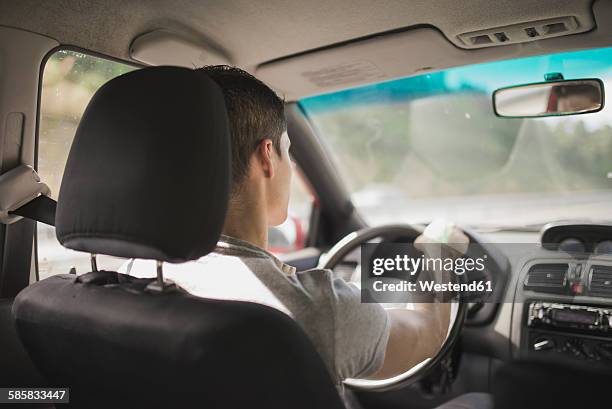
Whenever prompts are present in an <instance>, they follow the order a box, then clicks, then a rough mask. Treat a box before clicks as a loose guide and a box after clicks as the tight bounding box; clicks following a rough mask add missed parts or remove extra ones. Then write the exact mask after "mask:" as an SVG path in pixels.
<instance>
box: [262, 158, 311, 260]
mask: <svg viewBox="0 0 612 409" xmlns="http://www.w3.org/2000/svg"><path fill="white" fill-rule="evenodd" d="M313 204H314V195H313V193H312V190H311V189H310V186H309V185H308V183H307V182H306V180H305V179H304V177H303V176H302V174H301V173H300V172H299V170H298V169H296V171H295V172H294V173H293V180H292V183H291V194H290V197H289V213H288V216H287V220H286V221H285V222H284V223H283V224H281V225H279V226H276V227H271V228H270V229H268V250H269V251H270V252H271V253H274V254H282V253H288V252H291V251H296V250H300V249H303V248H304V247H305V245H306V237H308V231H309V227H310V226H309V224H310V216H311V213H312V210H313Z"/></svg>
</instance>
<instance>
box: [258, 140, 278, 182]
mask: <svg viewBox="0 0 612 409" xmlns="http://www.w3.org/2000/svg"><path fill="white" fill-rule="evenodd" d="M255 157H256V159H257V162H258V163H259V165H260V166H261V170H262V171H263V174H264V176H265V177H267V178H272V177H273V176H274V160H273V157H274V143H273V142H272V140H271V139H264V140H262V141H261V142H259V144H257V148H256V149H255Z"/></svg>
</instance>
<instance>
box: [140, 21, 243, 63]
mask: <svg viewBox="0 0 612 409" xmlns="http://www.w3.org/2000/svg"><path fill="white" fill-rule="evenodd" d="M130 56H131V57H132V58H133V59H134V60H136V61H140V62H143V63H145V64H148V65H174V66H180V67H187V68H197V67H201V66H203V65H215V64H230V63H231V61H230V59H229V58H228V57H227V56H226V55H224V53H223V52H221V51H219V50H217V49H215V48H213V47H211V46H210V45H208V44H206V43H203V42H197V41H195V40H190V39H187V38H185V37H182V36H180V35H178V34H175V33H173V32H171V31H168V30H155V31H151V32H148V33H145V34H142V35H140V36H138V37H136V38H135V39H134V41H132V44H131V45H130Z"/></svg>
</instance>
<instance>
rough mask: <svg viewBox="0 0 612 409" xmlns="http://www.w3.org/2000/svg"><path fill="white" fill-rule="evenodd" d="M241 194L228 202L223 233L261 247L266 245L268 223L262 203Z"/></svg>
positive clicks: (264, 247) (263, 247)
mask: <svg viewBox="0 0 612 409" xmlns="http://www.w3.org/2000/svg"><path fill="white" fill-rule="evenodd" d="M248 196H249V195H241V197H239V198H232V199H231V200H230V202H229V206H228V209H227V214H226V216H225V224H224V226H223V234H225V235H227V236H231V237H235V238H237V239H240V240H244V241H248V242H249V243H251V244H254V245H256V246H258V247H261V248H262V249H266V248H267V247H268V223H267V214H266V211H265V207H264V205H263V204H262V203H261V201H259V200H252V199H249V198H248Z"/></svg>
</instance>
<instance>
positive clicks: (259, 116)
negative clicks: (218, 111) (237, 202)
mask: <svg viewBox="0 0 612 409" xmlns="http://www.w3.org/2000/svg"><path fill="white" fill-rule="evenodd" d="M199 71H200V72H202V73H204V74H206V75H208V76H209V77H210V78H212V79H213V80H214V81H215V82H216V83H217V84H218V85H219V86H220V87H221V89H222V90H223V94H224V96H225V106H226V109H227V114H228V119H229V123H230V133H231V137H232V192H234V191H236V189H237V188H238V187H239V186H240V185H241V183H242V182H243V181H244V178H245V177H246V175H247V172H248V169H249V162H250V159H251V155H252V154H253V152H255V148H256V147H257V145H258V144H259V142H261V141H262V140H263V139H271V140H272V143H273V144H274V147H275V148H276V151H277V152H278V154H279V155H280V154H281V149H280V140H281V136H282V134H283V132H285V131H286V130H287V123H286V120H285V111H284V102H283V100H282V99H280V98H279V97H278V95H276V93H275V92H274V91H272V90H271V89H270V88H269V87H268V86H267V85H266V84H264V83H263V82H261V81H260V80H258V79H257V78H255V77H254V76H252V75H251V74H249V73H248V72H246V71H244V70H241V69H240V68H235V67H230V66H228V65H209V66H205V67H202V68H200V69H199Z"/></svg>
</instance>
